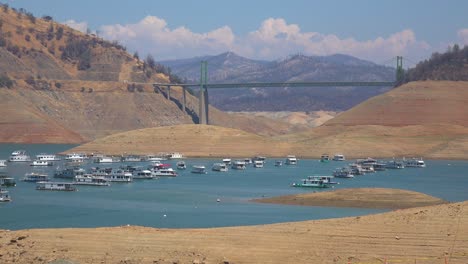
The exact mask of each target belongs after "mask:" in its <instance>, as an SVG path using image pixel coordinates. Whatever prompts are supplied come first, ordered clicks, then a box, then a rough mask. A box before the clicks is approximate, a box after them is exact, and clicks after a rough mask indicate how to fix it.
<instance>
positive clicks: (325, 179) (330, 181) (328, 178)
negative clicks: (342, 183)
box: [307, 175, 339, 184]
mask: <svg viewBox="0 0 468 264" xmlns="http://www.w3.org/2000/svg"><path fill="white" fill-rule="evenodd" d="M333 178H335V177H334V176H323V175H314V176H307V179H309V180H312V179H315V180H321V181H323V182H324V183H326V184H339V182H336V181H333Z"/></svg>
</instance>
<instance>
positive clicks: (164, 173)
mask: <svg viewBox="0 0 468 264" xmlns="http://www.w3.org/2000/svg"><path fill="white" fill-rule="evenodd" d="M152 173H153V176H155V177H177V172H176V171H174V170H173V169H172V168H166V169H160V170H153V171H152Z"/></svg>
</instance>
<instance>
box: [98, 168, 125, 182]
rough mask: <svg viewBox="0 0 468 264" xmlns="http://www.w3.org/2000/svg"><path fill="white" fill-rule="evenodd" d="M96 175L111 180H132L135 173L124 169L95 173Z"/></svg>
mask: <svg viewBox="0 0 468 264" xmlns="http://www.w3.org/2000/svg"><path fill="white" fill-rule="evenodd" d="M93 175H94V176H102V177H104V178H105V179H106V180H107V181H109V182H132V181H133V175H132V174H131V173H130V172H126V171H124V170H120V169H119V170H116V171H111V172H110V173H100V174H93Z"/></svg>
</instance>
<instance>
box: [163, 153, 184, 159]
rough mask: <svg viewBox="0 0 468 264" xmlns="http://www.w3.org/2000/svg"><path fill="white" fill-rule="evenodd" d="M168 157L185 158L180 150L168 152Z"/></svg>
mask: <svg viewBox="0 0 468 264" xmlns="http://www.w3.org/2000/svg"><path fill="white" fill-rule="evenodd" d="M166 158H167V159H183V158H184V157H183V156H182V154H180V153H178V152H172V153H169V154H167V155H166Z"/></svg>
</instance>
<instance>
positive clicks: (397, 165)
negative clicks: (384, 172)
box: [385, 160, 405, 169]
mask: <svg viewBox="0 0 468 264" xmlns="http://www.w3.org/2000/svg"><path fill="white" fill-rule="evenodd" d="M385 168H387V169H404V168H405V164H404V163H403V162H401V161H397V160H391V161H388V162H387V163H386V164H385Z"/></svg>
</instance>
